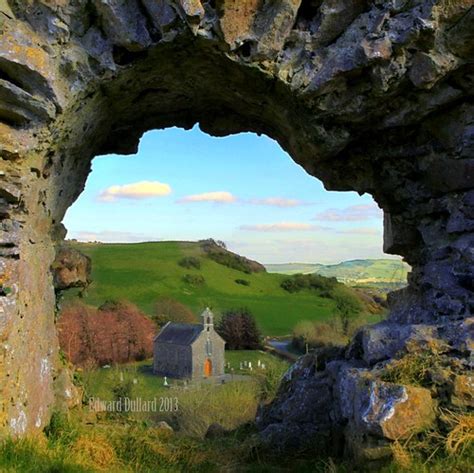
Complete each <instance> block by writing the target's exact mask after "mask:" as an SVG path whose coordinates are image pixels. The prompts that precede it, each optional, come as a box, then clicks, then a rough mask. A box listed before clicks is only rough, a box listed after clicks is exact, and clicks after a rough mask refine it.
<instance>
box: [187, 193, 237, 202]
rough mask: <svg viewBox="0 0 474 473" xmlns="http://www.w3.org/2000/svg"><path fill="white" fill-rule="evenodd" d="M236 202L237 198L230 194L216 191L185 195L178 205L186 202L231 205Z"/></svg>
mask: <svg viewBox="0 0 474 473" xmlns="http://www.w3.org/2000/svg"><path fill="white" fill-rule="evenodd" d="M236 201H237V197H235V196H234V195H232V194H231V193H230V192H226V191H216V192H203V193H202V194H193V195H187V196H185V197H183V198H181V199H179V200H178V203H180V204H182V203H187V202H192V203H194V202H214V203H223V204H231V203H233V202H236Z"/></svg>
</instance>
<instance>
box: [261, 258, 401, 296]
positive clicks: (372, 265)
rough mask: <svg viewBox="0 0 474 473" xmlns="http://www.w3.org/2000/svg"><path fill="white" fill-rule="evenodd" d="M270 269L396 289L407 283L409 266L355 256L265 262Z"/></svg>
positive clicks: (391, 261)
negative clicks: (328, 261)
mask: <svg viewBox="0 0 474 473" xmlns="http://www.w3.org/2000/svg"><path fill="white" fill-rule="evenodd" d="M265 267H266V268H267V271H268V272H269V273H278V274H297V273H304V274H311V273H317V274H320V275H321V276H326V277H335V278H337V280H338V281H340V282H343V283H345V284H348V285H351V286H373V287H380V288H382V287H387V288H390V289H394V288H396V287H401V286H404V285H406V281H407V273H408V271H410V266H409V265H408V264H406V263H404V262H403V261H401V260H396V259H356V260H350V261H343V262H342V263H339V264H329V265H325V264H305V263H288V264H266V265H265Z"/></svg>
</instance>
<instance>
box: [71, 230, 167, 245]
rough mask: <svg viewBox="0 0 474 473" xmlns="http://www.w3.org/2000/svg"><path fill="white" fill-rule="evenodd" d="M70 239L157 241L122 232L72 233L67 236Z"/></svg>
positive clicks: (114, 241)
mask: <svg viewBox="0 0 474 473" xmlns="http://www.w3.org/2000/svg"><path fill="white" fill-rule="evenodd" d="M67 237H68V238H70V239H76V240H79V241H86V242H87V241H101V242H103V243H134V242H140V241H159V240H160V239H159V238H153V237H150V235H146V234H144V233H134V232H122V231H114V230H106V231H98V232H88V231H72V232H68V235H67Z"/></svg>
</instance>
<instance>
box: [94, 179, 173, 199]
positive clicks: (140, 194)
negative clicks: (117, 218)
mask: <svg viewBox="0 0 474 473" xmlns="http://www.w3.org/2000/svg"><path fill="white" fill-rule="evenodd" d="M170 193H171V187H170V186H169V184H164V183H162V182H158V181H140V182H133V183H131V184H124V185H121V186H119V185H116V186H110V187H108V188H107V189H105V190H103V191H102V192H101V193H100V194H99V200H100V201H102V202H115V201H116V200H118V199H134V200H138V199H149V198H151V197H163V196H165V195H169V194H170Z"/></svg>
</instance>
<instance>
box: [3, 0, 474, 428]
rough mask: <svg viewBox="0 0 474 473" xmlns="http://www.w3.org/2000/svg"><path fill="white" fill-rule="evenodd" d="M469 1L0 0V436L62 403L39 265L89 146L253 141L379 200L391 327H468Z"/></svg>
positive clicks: (47, 284)
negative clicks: (197, 130) (389, 263)
mask: <svg viewBox="0 0 474 473" xmlns="http://www.w3.org/2000/svg"><path fill="white" fill-rule="evenodd" d="M472 7H473V1H472V0H458V1H452V0H279V1H278V2H275V1H267V0H209V1H204V0H203V1H199V0H127V1H124V0H108V1H105V0H70V1H67V0H21V1H20V0H7V1H5V0H4V1H1V2H0V220H1V230H0V232H1V233H0V272H1V276H0V278H1V281H0V282H1V288H0V304H1V305H0V337H1V345H0V398H1V406H0V429H1V430H2V431H3V432H13V433H15V434H18V435H20V434H23V433H25V432H27V431H32V430H35V429H40V428H42V427H43V426H44V425H45V423H47V422H48V418H49V415H50V413H51V410H52V409H53V408H54V407H55V402H56V401H57V400H58V399H60V398H61V396H63V395H64V392H65V391H66V390H65V389H64V386H63V384H61V383H59V384H58V383H55V380H57V379H60V378H61V379H62V377H61V376H60V373H61V366H60V364H59V362H58V356H57V352H58V348H57V347H58V344H57V337H56V334H55V321H54V305H55V294H54V290H53V278H52V274H51V272H50V266H51V264H52V262H53V260H54V257H55V253H54V245H55V243H56V242H58V241H60V240H61V239H62V238H63V237H64V228H63V227H62V225H61V221H62V218H63V216H64V213H65V211H66V210H67V208H68V207H69V206H70V205H71V204H72V203H73V202H74V200H75V199H76V198H77V196H78V195H79V194H80V192H81V191H82V189H83V187H84V183H85V179H86V177H87V175H88V173H89V171H90V163H91V159H92V158H93V157H94V156H95V155H97V154H101V153H108V152H115V153H125V154H127V153H133V152H134V151H135V150H136V147H137V144H138V140H139V137H140V136H141V134H142V133H143V132H144V131H146V130H149V129H153V128H164V127H167V126H180V127H184V128H190V127H192V126H193V125H194V124H195V123H199V124H200V127H201V128H202V129H203V130H204V131H206V132H208V133H210V134H212V135H216V136H223V135H227V134H231V133H237V132H240V131H253V132H256V133H265V134H268V135H269V136H271V137H273V138H274V139H276V140H277V141H278V142H279V143H280V145H281V146H282V147H283V148H284V149H285V150H286V151H288V153H289V154H290V155H291V156H292V158H293V159H294V160H295V161H296V162H297V163H299V164H300V165H302V166H303V167H304V168H305V169H306V170H307V172H309V173H310V174H312V175H314V176H316V177H318V178H320V179H321V180H322V181H323V183H324V184H325V186H326V187H327V188H328V189H334V190H356V191H358V192H360V193H363V192H369V193H371V194H372V195H373V196H374V198H375V199H376V201H377V202H378V204H379V205H380V206H381V207H382V208H383V210H384V214H385V249H386V251H387V252H390V253H395V254H401V255H403V256H404V257H405V258H406V260H407V261H408V262H409V263H410V264H411V265H412V267H413V272H412V274H411V275H410V281H409V283H410V285H409V287H408V288H407V289H406V290H404V291H402V292H401V293H396V294H395V295H393V296H392V297H391V300H390V303H391V316H390V320H391V323H393V324H394V325H397V326H404V325H406V324H408V323H413V322H417V323H418V322H424V323H428V324H433V323H436V324H443V323H447V324H449V323H451V324H454V323H457V322H456V321H458V320H459V321H462V320H463V319H465V318H467V317H468V316H469V315H470V314H471V313H472V312H473V306H474V297H473V285H472V284H473V283H472V281H473V263H474V255H473V246H474V245H473V243H474V213H473V209H474V200H473V199H474V190H473V187H474V176H473V173H474V156H473V154H474V153H473V151H474V124H473V110H474V104H473V99H472V94H473V90H474V88H473V82H474V70H473V58H474V41H473V34H474V33H473V32H474V27H473V25H474V9H473V8H472ZM196 159H199V158H198V157H196ZM157 166H159V163H157ZM55 386H56V387H55ZM58 386H61V387H60V388H59V387H58ZM63 391H64V392H63ZM63 397H64V396H63Z"/></svg>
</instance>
